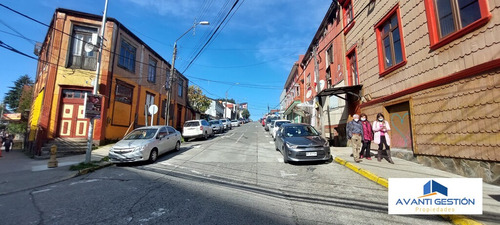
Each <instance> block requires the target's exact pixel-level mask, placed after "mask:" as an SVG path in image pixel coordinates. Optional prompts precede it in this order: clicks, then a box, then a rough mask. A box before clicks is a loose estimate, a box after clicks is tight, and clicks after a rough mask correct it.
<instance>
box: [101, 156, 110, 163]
mask: <svg viewBox="0 0 500 225" xmlns="http://www.w3.org/2000/svg"><path fill="white" fill-rule="evenodd" d="M101 161H103V162H109V156H104V157H103V158H102V159H101Z"/></svg>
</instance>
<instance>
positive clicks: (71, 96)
mask: <svg viewBox="0 0 500 225" xmlns="http://www.w3.org/2000/svg"><path fill="white" fill-rule="evenodd" d="M85 92H86V93H90V92H89V91H82V90H71V89H64V90H63V91H62V100H61V107H60V111H59V115H60V116H59V121H60V122H59V124H60V125H59V137H63V138H87V133H88V132H87V131H88V126H89V119H86V118H85V114H84V111H85V110H84V107H83V102H84V98H85Z"/></svg>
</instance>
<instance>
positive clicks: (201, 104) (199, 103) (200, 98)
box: [188, 85, 212, 113]
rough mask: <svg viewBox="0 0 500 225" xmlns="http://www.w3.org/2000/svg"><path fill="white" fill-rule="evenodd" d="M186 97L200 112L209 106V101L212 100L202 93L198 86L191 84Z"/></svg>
mask: <svg viewBox="0 0 500 225" xmlns="http://www.w3.org/2000/svg"><path fill="white" fill-rule="evenodd" d="M188 99H189V104H190V105H191V107H193V108H194V109H195V110H196V111H199V112H201V113H204V112H205V111H207V109H208V108H209V107H210V103H212V100H210V99H209V98H208V97H207V96H205V95H204V94H203V91H201V89H200V87H198V86H194V85H191V86H189V88H188Z"/></svg>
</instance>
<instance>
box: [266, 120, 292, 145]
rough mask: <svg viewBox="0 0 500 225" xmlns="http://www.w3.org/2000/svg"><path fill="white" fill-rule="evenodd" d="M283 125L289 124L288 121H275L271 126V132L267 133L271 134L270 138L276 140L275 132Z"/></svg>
mask: <svg viewBox="0 0 500 225" xmlns="http://www.w3.org/2000/svg"><path fill="white" fill-rule="evenodd" d="M285 123H290V120H275V121H273V123H272V124H271V130H270V131H269V133H271V137H273V139H274V140H276V132H277V131H278V129H279V128H280V127H281V125H283V124H285Z"/></svg>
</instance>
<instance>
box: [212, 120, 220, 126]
mask: <svg viewBox="0 0 500 225" xmlns="http://www.w3.org/2000/svg"><path fill="white" fill-rule="evenodd" d="M214 124H220V122H219V121H218V120H212V121H210V125H214Z"/></svg>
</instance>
